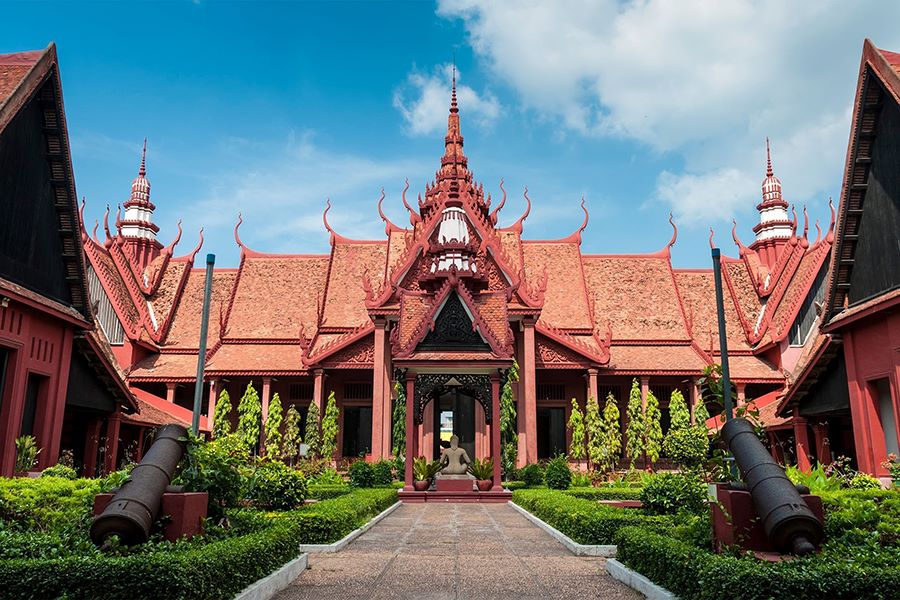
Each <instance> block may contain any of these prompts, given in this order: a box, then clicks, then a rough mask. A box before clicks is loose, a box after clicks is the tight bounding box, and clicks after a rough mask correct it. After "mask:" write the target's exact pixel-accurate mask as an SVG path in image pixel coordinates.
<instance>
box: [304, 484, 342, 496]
mask: <svg viewBox="0 0 900 600" xmlns="http://www.w3.org/2000/svg"><path fill="white" fill-rule="evenodd" d="M307 491H308V494H309V497H310V498H315V499H316V500H330V499H332V498H337V497H339V496H345V495H347V494H349V493H350V492H352V491H353V488H352V487H350V486H349V485H347V484H345V483H342V484H340V485H332V484H316V485H312V484H310V485H309V486H307Z"/></svg>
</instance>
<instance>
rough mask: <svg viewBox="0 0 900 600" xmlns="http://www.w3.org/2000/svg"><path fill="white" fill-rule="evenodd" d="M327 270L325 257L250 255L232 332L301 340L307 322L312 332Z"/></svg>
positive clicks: (241, 335) (243, 271)
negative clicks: (301, 329) (301, 333)
mask: <svg viewBox="0 0 900 600" xmlns="http://www.w3.org/2000/svg"><path fill="white" fill-rule="evenodd" d="M327 270H328V256H325V255H322V256H285V257H248V258H246V259H245V260H244V264H243V266H242V267H241V278H240V281H239V282H238V285H237V290H236V291H235V296H234V306H233V307H232V309H231V314H230V316H229V318H228V330H227V333H226V336H227V337H229V338H252V339H261V338H278V339H299V337H300V327H301V326H303V327H304V328H305V330H306V335H311V334H312V333H313V332H314V330H315V327H316V321H317V320H318V318H317V311H318V302H319V297H320V296H321V294H322V290H323V289H324V288H325V274H326V273H327ZM360 294H362V291H360ZM359 304H360V306H361V305H362V300H361V299H360V302H359Z"/></svg>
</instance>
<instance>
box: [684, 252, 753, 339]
mask: <svg viewBox="0 0 900 600" xmlns="http://www.w3.org/2000/svg"><path fill="white" fill-rule="evenodd" d="M714 279H715V278H714V277H713V272H712V269H710V270H709V271H675V281H676V282H677V283H678V291H679V293H680V294H681V299H682V301H683V302H684V309H685V311H686V312H687V315H688V319H692V331H693V333H694V341H696V342H697V345H698V346H700V347H701V348H703V349H704V350H707V351H708V350H709V349H710V341H712V344H713V346H712V347H713V349H714V350H718V348H719V321H718V314H717V313H716V284H715V281H714ZM725 334H726V336H727V338H728V348H729V349H731V350H749V349H750V346H749V345H748V344H747V336H746V334H745V333H744V328H743V327H742V326H741V321H740V318H739V317H738V313H737V308H736V307H735V304H734V301H733V299H732V298H731V295H730V294H728V293H726V296H725ZM710 336H712V337H710Z"/></svg>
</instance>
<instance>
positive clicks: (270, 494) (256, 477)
mask: <svg viewBox="0 0 900 600" xmlns="http://www.w3.org/2000/svg"><path fill="white" fill-rule="evenodd" d="M306 493H307V490H306V477H304V476H303V474H302V473H300V472H299V471H297V470H295V469H292V468H291V467H289V466H287V465H286V464H284V463H283V462H280V461H277V460H276V461H262V462H260V463H259V464H258V465H257V467H256V469H255V470H254V471H253V477H252V478H251V480H250V491H249V494H248V497H249V498H250V499H251V500H253V502H254V503H255V504H256V505H257V506H261V507H264V508H271V509H274V510H291V509H294V508H297V507H298V506H302V505H303V501H304V500H306Z"/></svg>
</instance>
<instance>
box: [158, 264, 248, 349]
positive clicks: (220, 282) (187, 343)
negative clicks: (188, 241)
mask: <svg viewBox="0 0 900 600" xmlns="http://www.w3.org/2000/svg"><path fill="white" fill-rule="evenodd" d="M236 276H237V273H235V272H234V271H216V272H213V286H212V298H210V303H209V330H208V334H207V337H206V343H207V347H209V346H211V345H212V342H214V341H215V340H216V339H218V335H219V314H220V311H221V312H222V313H223V314H224V311H225V310H226V309H227V308H228V298H229V296H230V294H231V288H232V286H233V285H234V280H235V277H236ZM205 285H206V271H205V270H204V269H192V270H191V271H190V273H189V274H188V279H187V282H186V283H185V285H184V291H183V292H182V293H181V298H180V299H179V300H178V306H177V308H176V309H175V315H174V317H173V318H172V325H171V326H170V327H169V332H168V334H167V335H166V338H165V345H166V346H168V347H180V348H198V347H199V346H200V317H201V315H202V312H203V288H204V286H205Z"/></svg>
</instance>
